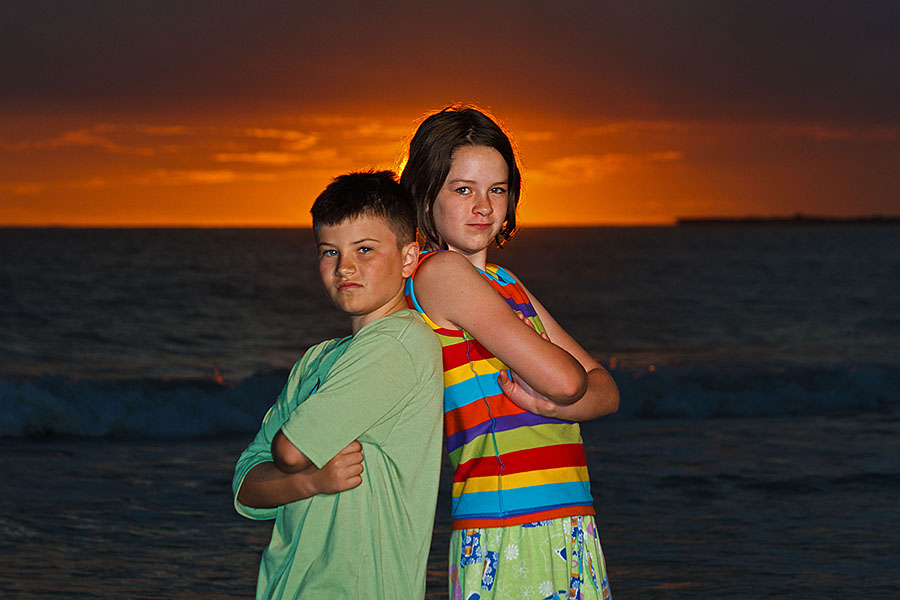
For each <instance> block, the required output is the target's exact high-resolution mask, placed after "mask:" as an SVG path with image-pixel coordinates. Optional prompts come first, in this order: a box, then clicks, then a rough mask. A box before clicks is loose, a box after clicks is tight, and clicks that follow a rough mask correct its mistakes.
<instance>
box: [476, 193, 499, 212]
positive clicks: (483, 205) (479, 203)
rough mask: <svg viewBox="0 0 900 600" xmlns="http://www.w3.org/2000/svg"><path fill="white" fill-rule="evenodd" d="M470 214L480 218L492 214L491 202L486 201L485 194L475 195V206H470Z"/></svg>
mask: <svg viewBox="0 0 900 600" xmlns="http://www.w3.org/2000/svg"><path fill="white" fill-rule="evenodd" d="M472 212H474V213H475V214H478V215H481V216H482V217H486V216H487V215H489V214H491V213H492V212H494V207H493V206H491V201H490V200H489V199H488V197H487V194H475V204H474V205H473V206H472Z"/></svg>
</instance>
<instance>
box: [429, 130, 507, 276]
mask: <svg viewBox="0 0 900 600" xmlns="http://www.w3.org/2000/svg"><path fill="white" fill-rule="evenodd" d="M508 179H509V169H508V168H507V166H506V161H505V160H503V156H502V155H501V154H500V153H499V152H497V151H496V150H495V149H493V148H491V147H489V146H460V147H459V148H457V149H456V150H455V151H454V153H453V157H452V159H451V160H450V171H449V172H448V173H447V179H445V180H444V184H443V185H442V186H441V189H440V191H439V192H438V195H437V198H436V199H435V201H434V207H433V210H434V224H435V226H436V227H437V230H438V233H440V234H441V236H442V237H443V238H444V240H445V241H446V242H447V246H448V247H449V248H450V249H451V250H455V251H456V252H459V253H461V254H464V255H465V256H466V257H467V258H468V259H469V260H470V261H472V262H473V264H475V265H476V266H478V267H481V268H484V262H485V259H486V256H487V247H488V246H489V245H490V243H491V241H492V240H493V239H494V236H496V235H497V233H498V232H499V231H500V228H501V227H502V226H503V222H504V221H505V220H506V207H507V204H508V201H509V199H508V197H507V196H508V193H509V190H508V188H509V184H508Z"/></svg>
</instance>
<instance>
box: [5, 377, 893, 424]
mask: <svg viewBox="0 0 900 600" xmlns="http://www.w3.org/2000/svg"><path fill="white" fill-rule="evenodd" d="M285 377H286V373H268V374H258V375H254V376H252V377H249V378H247V379H244V380H243V381H241V382H239V383H235V384H227V383H219V382H215V381H201V380H136V379H132V380H114V381H108V380H87V379H72V378H67V377H64V376H41V377H35V378H30V379H12V378H0V437H5V438H39V437H47V436H68V437H82V438H144V439H147V438H150V439H157V438H163V439H165V438H179V439H191V438H203V437H214V436H222V435H229V434H252V433H254V432H255V431H256V430H257V428H258V427H259V423H260V420H261V419H262V417H263V415H264V414H265V412H266V410H267V409H268V408H269V406H270V405H271V404H272V402H273V401H274V400H275V398H276V397H277V395H278V393H279V392H280V391H281V388H282V386H283V385H284V381H285ZM613 377H614V378H615V380H616V383H617V384H618V386H619V392H620V395H621V398H622V400H621V405H620V409H619V412H618V413H617V414H616V415H615V416H614V418H621V419H654V418H686V419H715V418H721V417H737V418H740V417H778V416H788V415H822V414H835V413H844V412H871V411H884V410H890V411H893V410H896V409H897V408H900V370H898V369H896V368H891V367H879V366H870V365H857V366H846V367H831V366H829V367H825V366H823V367H804V368H799V367H798V368H756V369H752V368H741V369H734V370H723V369H721V368H704V367H683V368H674V367H654V368H642V369H631V370H629V369H617V370H615V371H613Z"/></svg>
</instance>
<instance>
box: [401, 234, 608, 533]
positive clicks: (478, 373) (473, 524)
mask: <svg viewBox="0 0 900 600" xmlns="http://www.w3.org/2000/svg"><path fill="white" fill-rule="evenodd" d="M433 254H434V252H426V253H423V254H422V255H421V256H420V258H419V265H417V267H416V268H417V269H418V266H420V265H421V264H422V261H424V260H426V259H427V258H428V257H429V256H432V255H433ZM481 274H482V275H483V276H484V278H485V279H487V280H488V282H490V284H491V286H493V287H494V289H495V290H497V292H498V293H499V294H500V295H501V296H503V298H505V299H506V301H507V303H508V304H509V305H510V307H511V308H512V309H513V310H515V311H517V312H520V313H522V314H523V315H524V316H525V317H526V318H528V319H529V320H530V321H531V322H532V323H533V324H534V326H535V329H536V330H537V331H538V332H543V331H544V327H543V324H542V323H541V322H540V319H539V317H538V315H537V313H536V312H535V310H534V306H533V305H532V304H531V302H530V301H529V300H528V296H527V294H526V293H525V291H524V290H523V289H522V287H521V286H520V285H519V283H518V282H517V281H516V280H515V279H514V278H513V277H512V275H510V274H509V273H508V272H507V271H505V270H503V268H501V267H499V266H497V265H490V264H489V265H487V269H486V270H485V271H481ZM406 299H407V302H408V303H409V305H410V307H411V308H413V309H415V310H416V311H418V312H419V313H420V314H421V315H422V317H424V319H425V322H426V323H428V325H429V326H430V327H431V328H432V329H433V330H434V332H435V333H436V334H437V335H438V338H439V339H440V342H441V349H442V352H443V361H444V441H445V443H446V446H447V452H448V454H449V457H450V462H451V464H452V465H453V468H454V476H453V500H452V519H453V524H452V527H453V529H469V528H482V527H506V526H510V525H522V524H526V523H533V522H536V521H545V520H549V519H556V518H559V517H571V516H583V515H594V508H593V501H592V498H591V489H590V478H589V477H588V470H587V461H586V459H585V454H584V445H583V443H582V439H581V429H580V427H579V425H578V423H575V422H571V421H564V420H561V419H553V418H548V417H542V416H539V415H534V414H531V413H529V412H527V411H524V410H522V409H521V408H519V407H518V406H516V405H515V404H513V403H512V401H510V400H509V398H507V397H506V396H505V395H504V394H503V392H502V390H501V389H500V385H499V384H498V383H497V375H498V374H499V373H500V371H502V370H505V369H507V366H506V365H505V364H503V362H502V361H501V360H500V359H499V358H497V357H495V356H494V355H493V354H491V352H490V351H489V350H488V349H487V348H485V347H484V346H482V345H481V344H479V343H478V341H477V340H475V339H474V338H473V337H472V336H470V335H469V334H468V333H467V332H465V331H462V330H455V329H446V328H443V327H439V326H438V325H436V324H435V323H434V322H433V321H432V320H431V319H429V318H428V315H427V314H425V311H424V310H422V307H421V306H420V305H419V303H418V301H417V300H416V294H415V273H413V275H412V276H411V277H410V278H409V279H408V280H407V282H406Z"/></svg>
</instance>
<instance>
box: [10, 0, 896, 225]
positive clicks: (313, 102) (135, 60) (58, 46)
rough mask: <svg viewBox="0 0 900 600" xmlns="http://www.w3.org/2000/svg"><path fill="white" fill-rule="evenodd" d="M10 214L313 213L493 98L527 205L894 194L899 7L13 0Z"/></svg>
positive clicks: (827, 208) (603, 212)
mask: <svg viewBox="0 0 900 600" xmlns="http://www.w3.org/2000/svg"><path fill="white" fill-rule="evenodd" d="M0 38H2V40H3V42H2V50H0V225H23V224H30V225H276V226H294V225H307V224H308V223H309V220H308V210H309V206H310V205H311V203H312V201H313V199H314V198H315V196H316V195H317V194H318V192H319V191H321V189H322V188H323V187H324V186H325V185H326V184H327V183H328V181H329V180H330V178H331V177H332V176H334V175H337V174H340V173H342V172H346V171H348V170H351V169H359V168H370V167H371V168H379V167H386V168H397V167H398V166H399V165H400V164H401V160H402V157H403V152H404V147H405V144H406V143H408V140H409V136H410V135H411V134H412V132H413V131H414V129H415V126H416V124H417V122H418V121H419V120H420V119H421V118H422V117H423V116H424V115H425V114H427V113H429V112H431V111H434V110H437V109H440V108H442V107H443V106H445V105H447V104H450V103H453V102H470V103H476V104H478V105H480V106H482V107H485V108H487V109H488V110H490V111H491V112H492V113H493V114H494V115H495V116H496V117H497V118H498V119H499V120H500V121H501V122H502V124H503V125H504V126H505V127H506V128H507V129H508V130H509V131H510V133H511V134H512V137H513V139H514V141H515V143H516V144H517V146H518V148H519V150H520V153H521V159H522V163H523V166H524V176H525V197H524V200H523V204H522V209H521V219H522V222H523V223H524V224H525V225H528V224H600V223H609V224H633V223H667V222H672V221H673V220H674V219H675V218H676V217H678V216H700V215H717V216H742V215H789V214H794V213H797V212H802V213H806V214H815V215H829V216H850V215H868V214H873V213H881V214H898V213H900V192H898V190H900V2H896V1H893V0H890V1H876V0H866V1H864V2H857V1H847V2H830V1H821V2H808V1H803V2H800V1H793V2H792V1H759V0H754V1H739V2H731V1H720V0H709V1H702V2H700V1H691V0H673V1H639V0H622V1H617V2H607V1H603V0H599V1H598V0H590V1H581V0H579V1H568V2H567V1H564V0H560V1H557V2H537V1H534V0H519V1H515V2H514V1H505V2H499V1H493V0H488V1H482V2H477V3H476V2H473V3H444V4H439V3H424V2H422V1H421V0H419V1H415V2H413V1H408V0H404V1H402V2H384V3H371V4H369V3H363V2H342V1H335V2H316V3H313V2H299V1H298V2H288V1H286V0H285V1H260V2H235V1H232V0H218V1H190V0H185V1H183V2H147V1H142V0H128V1H122V0H116V1H73V0H57V1H42V0H5V1H4V2H3V3H2V4H0Z"/></svg>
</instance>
